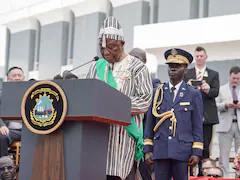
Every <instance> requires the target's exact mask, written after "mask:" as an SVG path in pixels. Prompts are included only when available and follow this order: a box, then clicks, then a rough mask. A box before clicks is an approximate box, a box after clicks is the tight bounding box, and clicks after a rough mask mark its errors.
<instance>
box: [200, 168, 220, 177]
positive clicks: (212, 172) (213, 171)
mask: <svg viewBox="0 0 240 180" xmlns="http://www.w3.org/2000/svg"><path fill="white" fill-rule="evenodd" d="M203 175H204V176H210V175H211V176H212V177H222V174H221V171H220V170H219V169H217V168H214V167H211V168H209V169H207V170H206V171H205V173H203Z"/></svg>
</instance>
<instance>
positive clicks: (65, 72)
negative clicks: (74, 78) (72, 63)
mask: <svg viewBox="0 0 240 180" xmlns="http://www.w3.org/2000/svg"><path fill="white" fill-rule="evenodd" d="M97 60H99V57H98V56H95V57H94V58H93V59H92V60H91V61H88V62H86V63H84V64H81V65H79V66H77V67H75V68H73V69H71V70H66V71H64V72H63V75H62V76H63V78H64V79H65V77H66V76H67V75H68V74H70V73H71V72H72V71H74V70H76V69H78V68H80V67H83V66H85V65H87V64H89V63H91V62H94V61H97Z"/></svg>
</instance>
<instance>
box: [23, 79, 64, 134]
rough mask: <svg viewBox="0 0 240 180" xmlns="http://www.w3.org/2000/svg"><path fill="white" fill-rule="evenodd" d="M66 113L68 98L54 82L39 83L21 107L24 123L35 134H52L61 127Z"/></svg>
mask: <svg viewBox="0 0 240 180" xmlns="http://www.w3.org/2000/svg"><path fill="white" fill-rule="evenodd" d="M66 113H67V100H66V96H65V94H64V92H63V90H62V89H61V88H60V86H58V85H57V84H56V83H54V82H51V81H40V82H37V83H35V84H34V85H32V86H31V87H30V88H29V89H28V90H27V92H26V93H25V95H24V97H23V100H22V105H21V114H22V118H23V122H24V123H25V125H26V127H27V128H28V129H29V130H30V131H32V132H33V133H36V134H49V133H52V132H53V131H55V130H56V129H58V128H59V127H60V126H61V124H62V123H63V121H64V119H65V116H66Z"/></svg>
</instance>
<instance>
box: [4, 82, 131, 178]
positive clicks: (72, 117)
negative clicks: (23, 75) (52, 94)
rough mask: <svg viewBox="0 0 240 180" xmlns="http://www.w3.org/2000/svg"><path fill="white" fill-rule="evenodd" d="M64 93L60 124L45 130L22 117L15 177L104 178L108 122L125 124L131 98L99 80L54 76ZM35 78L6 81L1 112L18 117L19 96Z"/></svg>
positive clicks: (20, 98)
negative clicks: (44, 132)
mask: <svg viewBox="0 0 240 180" xmlns="http://www.w3.org/2000/svg"><path fill="white" fill-rule="evenodd" d="M52 82H55V83H56V84H58V85H59V86H60V87H61V89H62V90H63V91H64V93H65V95H66V98H67V106H68V107H67V114H66V117H65V120H64V122H63V124H62V125H61V126H60V127H59V129H57V130H56V131H54V132H53V133H50V134H47V135H39V134H35V133H33V132H31V131H30V130H29V129H28V128H27V127H26V126H25V125H24V123H23V129H22V137H21V138H22V139H21V143H22V145H21V152H20V154H21V156H20V174H19V179H20V180H56V179H57V180H96V179H97V180H106V163H107V150H108V149H107V147H108V133H109V126H110V125H111V124H116V125H121V126H128V125H130V118H131V100H130V98H128V97H127V96H125V95H123V94H122V93H120V92H119V91H117V90H116V89H114V88H112V87H110V86H108V85H107V84H105V83H104V82H102V81H100V80H94V79H91V80H90V79H83V80H54V81H52ZM34 83H35V82H33V81H29V82H5V83H3V90H2V108H1V118H2V119H3V120H19V121H21V120H22V117H21V102H22V99H23V96H24V94H25V92H26V91H27V90H28V89H29V88H30V87H31V86H32V85H33V84H34Z"/></svg>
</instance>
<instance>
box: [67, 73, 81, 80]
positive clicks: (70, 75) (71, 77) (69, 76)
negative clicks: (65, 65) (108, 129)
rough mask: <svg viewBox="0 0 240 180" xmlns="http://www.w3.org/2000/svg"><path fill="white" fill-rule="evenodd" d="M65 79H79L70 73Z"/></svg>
mask: <svg viewBox="0 0 240 180" xmlns="http://www.w3.org/2000/svg"><path fill="white" fill-rule="evenodd" d="M64 79H78V77H77V76H76V75H75V74H72V73H68V74H67V75H66V76H65V78H64Z"/></svg>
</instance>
